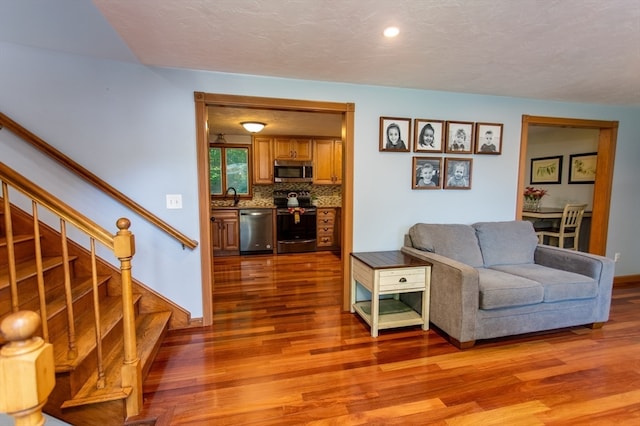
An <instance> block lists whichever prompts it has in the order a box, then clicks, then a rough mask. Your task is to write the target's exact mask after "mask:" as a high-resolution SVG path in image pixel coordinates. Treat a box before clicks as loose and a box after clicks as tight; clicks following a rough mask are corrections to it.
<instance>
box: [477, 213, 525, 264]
mask: <svg viewBox="0 0 640 426" xmlns="http://www.w3.org/2000/svg"><path fill="white" fill-rule="evenodd" d="M472 226H473V228H474V229H475V230H476V235H477V237H478V243H479V244H480V250H482V258H483V260H484V266H485V267H486V268H488V267H491V266H493V265H518V264H522V263H533V253H534V252H535V250H536V246H537V245H538V237H537V236H536V233H535V231H534V229H533V225H532V224H531V222H529V221H522V220H513V221H508V222H478V223H475V224H473V225H472Z"/></svg>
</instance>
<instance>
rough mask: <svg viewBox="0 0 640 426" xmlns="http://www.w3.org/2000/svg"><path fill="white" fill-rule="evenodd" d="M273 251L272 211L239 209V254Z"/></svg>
mask: <svg viewBox="0 0 640 426" xmlns="http://www.w3.org/2000/svg"><path fill="white" fill-rule="evenodd" d="M259 253H273V211H272V210H271V209H240V254H259Z"/></svg>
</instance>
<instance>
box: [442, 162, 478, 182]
mask: <svg viewBox="0 0 640 426" xmlns="http://www.w3.org/2000/svg"><path fill="white" fill-rule="evenodd" d="M472 162H473V160H471V159H470V158H451V157H446V158H445V159H444V169H445V170H446V172H447V174H446V175H445V177H444V189H471V165H472Z"/></svg>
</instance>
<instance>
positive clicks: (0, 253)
mask: <svg viewBox="0 0 640 426" xmlns="http://www.w3.org/2000/svg"><path fill="white" fill-rule="evenodd" d="M0 235H2V236H4V234H0ZM7 251H8V249H7V246H6V245H5V244H2V245H0V268H2V267H4V266H6V265H7V262H8V260H7V259H8V255H7ZM35 252H36V248H35V242H34V239H33V238H29V239H28V240H25V241H16V242H15V243H14V247H13V253H14V257H15V260H16V263H20V262H22V261H23V260H27V259H32V258H33V257H34V254H35Z"/></svg>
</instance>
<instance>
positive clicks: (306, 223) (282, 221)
mask: <svg viewBox="0 0 640 426" xmlns="http://www.w3.org/2000/svg"><path fill="white" fill-rule="evenodd" d="M276 235H277V245H278V247H277V248H278V250H277V251H278V253H303V252H311V251H315V250H316V209H315V208H305V209H304V212H303V213H299V214H298V215H296V214H295V211H290V210H289V209H277V211H276Z"/></svg>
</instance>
